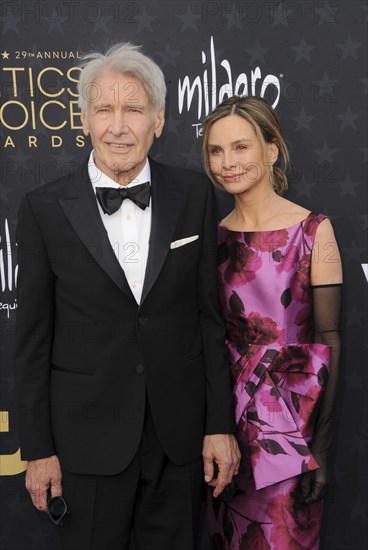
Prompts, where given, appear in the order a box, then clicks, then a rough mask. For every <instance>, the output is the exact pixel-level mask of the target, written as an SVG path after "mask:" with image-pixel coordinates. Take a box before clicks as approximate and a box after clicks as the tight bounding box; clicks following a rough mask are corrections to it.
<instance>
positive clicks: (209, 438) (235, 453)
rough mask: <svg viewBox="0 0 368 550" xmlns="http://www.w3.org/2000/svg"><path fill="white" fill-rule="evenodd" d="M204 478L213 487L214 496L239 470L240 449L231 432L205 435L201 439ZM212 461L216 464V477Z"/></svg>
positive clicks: (217, 494)
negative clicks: (215, 476)
mask: <svg viewBox="0 0 368 550" xmlns="http://www.w3.org/2000/svg"><path fill="white" fill-rule="evenodd" d="M202 456H203V462H204V480H205V481H206V483H208V485H211V486H212V487H215V490H214V492H213V496H214V497H218V496H219V495H220V494H221V493H222V491H223V490H224V489H225V487H226V485H229V483H231V480H232V478H233V476H236V475H237V474H238V472H239V463H240V451H239V447H238V444H237V442H236V439H235V437H234V436H233V435H231V434H216V435H206V436H205V437H204V440H203V452H202ZM214 462H215V463H216V464H217V466H218V477H217V479H216V478H214V477H213V475H214Z"/></svg>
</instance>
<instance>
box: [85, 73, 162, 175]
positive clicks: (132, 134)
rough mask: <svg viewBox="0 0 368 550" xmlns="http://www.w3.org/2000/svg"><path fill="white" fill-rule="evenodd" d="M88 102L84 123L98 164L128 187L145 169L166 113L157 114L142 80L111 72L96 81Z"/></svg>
mask: <svg viewBox="0 0 368 550" xmlns="http://www.w3.org/2000/svg"><path fill="white" fill-rule="evenodd" d="M89 98H90V101H89V103H88V111H87V113H82V115H81V119H82V124H83V131H84V134H85V135H88V134H90V135H91V140H92V145H93V147H94V149H95V158H94V160H95V164H96V166H97V167H98V168H99V169H100V170H101V171H102V172H103V173H104V174H106V175H107V176H109V177H110V178H112V179H113V180H114V181H116V182H117V183H120V184H121V185H127V184H128V183H130V182H131V181H133V179H134V178H135V177H136V176H137V175H138V174H139V172H140V171H141V170H142V168H143V167H144V165H145V162H146V159H147V155H148V151H149V150H150V148H151V145H152V142H153V139H154V136H156V137H159V136H160V135H161V132H162V128H163V125H164V110H163V109H162V110H161V111H160V112H159V113H158V114H156V113H155V112H154V110H153V106H152V103H151V100H150V98H149V97H148V95H147V92H146V90H145V88H144V86H143V84H142V82H141V81H140V80H139V79H137V78H135V77H134V76H130V75H129V74H121V73H116V72H111V71H109V72H106V73H104V74H102V75H101V76H99V77H98V78H97V79H96V80H95V81H94V83H93V85H92V86H91V87H90V89H89Z"/></svg>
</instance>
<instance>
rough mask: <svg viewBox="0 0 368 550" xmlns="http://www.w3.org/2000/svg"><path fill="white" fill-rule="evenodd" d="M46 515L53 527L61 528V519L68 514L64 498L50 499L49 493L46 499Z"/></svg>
mask: <svg viewBox="0 0 368 550" xmlns="http://www.w3.org/2000/svg"><path fill="white" fill-rule="evenodd" d="M47 513H48V515H49V516H50V519H51V521H52V522H53V523H54V524H55V525H57V526H58V527H62V526H63V518H64V517H65V516H66V514H69V510H68V506H67V503H66V502H65V499H64V497H61V496H60V497H52V496H51V493H50V492H49V494H48V498H47Z"/></svg>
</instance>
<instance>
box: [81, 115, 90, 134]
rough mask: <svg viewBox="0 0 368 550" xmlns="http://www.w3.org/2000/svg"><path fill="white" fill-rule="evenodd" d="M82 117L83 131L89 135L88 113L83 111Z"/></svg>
mask: <svg viewBox="0 0 368 550" xmlns="http://www.w3.org/2000/svg"><path fill="white" fill-rule="evenodd" d="M80 118H81V121H82V126H83V133H84V135H85V136H88V135H89V124H88V118H87V115H86V114H85V113H83V112H82V113H81V116H80Z"/></svg>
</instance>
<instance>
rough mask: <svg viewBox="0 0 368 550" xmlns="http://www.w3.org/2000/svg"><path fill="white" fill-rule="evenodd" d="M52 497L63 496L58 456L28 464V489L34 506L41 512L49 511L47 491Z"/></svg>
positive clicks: (32, 461)
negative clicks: (49, 491)
mask: <svg viewBox="0 0 368 550" xmlns="http://www.w3.org/2000/svg"><path fill="white" fill-rule="evenodd" d="M49 487H50V489H51V496H52V497H56V496H61V494H62V489H61V468H60V463H59V459H58V457H57V456H56V455H53V456H48V457H47V458H39V459H37V460H30V461H29V462H28V467H27V473H26V489H27V491H28V492H29V494H30V495H31V499H32V502H33V505H34V506H35V507H36V508H37V510H40V511H41V512H46V511H47V504H46V499H47V490H48V488H49Z"/></svg>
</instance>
